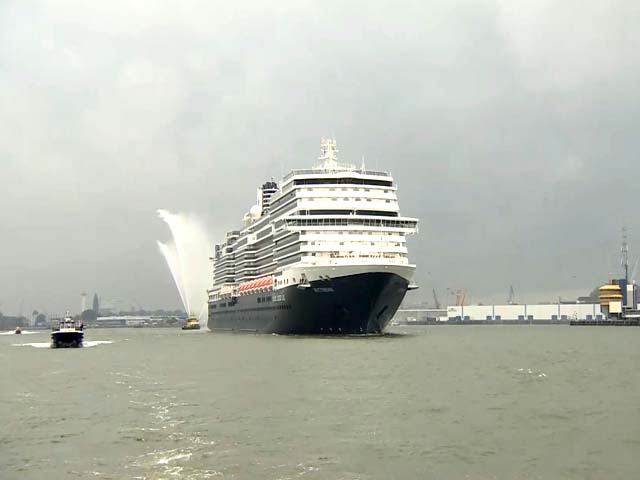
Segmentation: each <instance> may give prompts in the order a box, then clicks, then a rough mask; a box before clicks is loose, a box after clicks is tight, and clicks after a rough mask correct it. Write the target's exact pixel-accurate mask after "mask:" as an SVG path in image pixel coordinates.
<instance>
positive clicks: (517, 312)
mask: <svg viewBox="0 0 640 480" xmlns="http://www.w3.org/2000/svg"><path fill="white" fill-rule="evenodd" d="M602 318H603V314H602V311H601V310H600V304H596V303H570V304H566V303H550V304H531V305H526V304H523V305H464V306H450V307H447V320H448V321H467V320H469V321H473V320H476V321H479V320H484V321H535V320H547V321H569V320H599V319H602Z"/></svg>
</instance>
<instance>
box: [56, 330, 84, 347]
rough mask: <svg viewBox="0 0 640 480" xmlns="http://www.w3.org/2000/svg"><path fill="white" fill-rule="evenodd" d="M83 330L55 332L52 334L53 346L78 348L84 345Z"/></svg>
mask: <svg viewBox="0 0 640 480" xmlns="http://www.w3.org/2000/svg"><path fill="white" fill-rule="evenodd" d="M83 339H84V334H83V332H62V333H60V332H54V333H52V334H51V348H78V347H81V346H82V341H83Z"/></svg>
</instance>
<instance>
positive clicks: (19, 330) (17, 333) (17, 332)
mask: <svg viewBox="0 0 640 480" xmlns="http://www.w3.org/2000/svg"><path fill="white" fill-rule="evenodd" d="M13 333H15V334H16V335H19V334H21V333H22V329H21V328H20V325H18V326H17V327H16V329H15V330H14V332H13Z"/></svg>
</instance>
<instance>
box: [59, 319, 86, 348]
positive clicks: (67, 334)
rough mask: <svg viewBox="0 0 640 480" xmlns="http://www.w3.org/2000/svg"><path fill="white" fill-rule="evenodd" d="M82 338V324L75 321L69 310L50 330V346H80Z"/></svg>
mask: <svg viewBox="0 0 640 480" xmlns="http://www.w3.org/2000/svg"><path fill="white" fill-rule="evenodd" d="M83 339H84V324H83V323H82V321H79V322H77V321H75V320H74V319H73V317H71V315H69V312H67V314H66V315H65V316H64V318H63V319H62V320H60V321H59V322H58V325H55V326H54V327H53V329H52V331H51V348H75V347H81V346H82V341H83Z"/></svg>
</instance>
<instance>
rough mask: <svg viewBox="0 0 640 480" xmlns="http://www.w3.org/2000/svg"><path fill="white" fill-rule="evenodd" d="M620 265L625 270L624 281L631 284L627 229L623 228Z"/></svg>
mask: <svg viewBox="0 0 640 480" xmlns="http://www.w3.org/2000/svg"><path fill="white" fill-rule="evenodd" d="M620 264H621V265H622V267H623V268H624V279H625V281H626V282H627V283H629V244H628V243H627V227H626V226H624V227H622V248H621V249H620Z"/></svg>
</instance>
